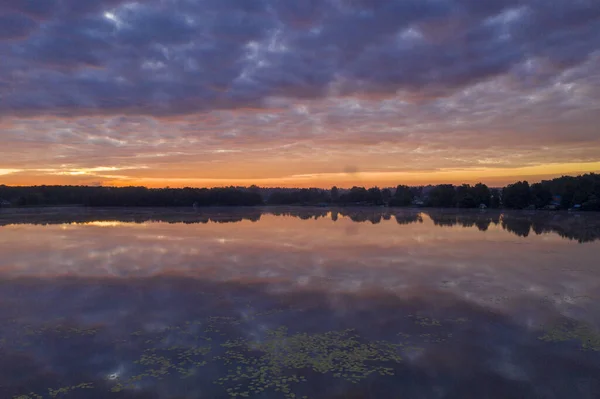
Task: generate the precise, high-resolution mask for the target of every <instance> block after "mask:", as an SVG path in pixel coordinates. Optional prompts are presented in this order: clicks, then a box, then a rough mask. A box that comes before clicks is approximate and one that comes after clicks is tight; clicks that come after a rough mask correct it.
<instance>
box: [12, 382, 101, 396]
mask: <svg viewBox="0 0 600 399" xmlns="http://www.w3.org/2000/svg"><path fill="white" fill-rule="evenodd" d="M93 388H94V384H92V383H89V382H84V383H81V384H78V385H72V386H69V387H62V388H58V389H52V388H48V397H50V398H58V397H62V396H64V395H66V394H68V393H70V392H72V391H75V390H78V389H93ZM13 399H44V397H43V396H42V395H38V394H37V393H34V392H30V393H29V394H26V395H19V396H14V397H13Z"/></svg>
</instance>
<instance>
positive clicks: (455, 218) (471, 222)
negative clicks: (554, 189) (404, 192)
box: [424, 211, 600, 243]
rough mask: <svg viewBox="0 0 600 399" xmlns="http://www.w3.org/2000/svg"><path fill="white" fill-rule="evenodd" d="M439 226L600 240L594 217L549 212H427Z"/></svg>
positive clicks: (599, 225) (599, 232) (599, 220)
mask: <svg viewBox="0 0 600 399" xmlns="http://www.w3.org/2000/svg"><path fill="white" fill-rule="evenodd" d="M424 213H425V214H426V215H427V216H429V217H430V218H431V220H432V221H433V223H434V224H435V225H436V226H457V225H458V226H462V227H476V228H477V229H479V230H480V231H487V230H488V229H489V228H490V226H492V225H494V226H498V225H500V226H501V227H502V229H504V230H506V231H508V232H509V233H512V234H515V235H517V236H519V237H528V236H529V235H530V234H537V235H540V234H545V233H556V234H558V235H560V236H561V237H563V238H567V239H570V240H576V241H578V242H581V243H583V242H592V241H595V240H598V239H600V219H599V218H598V217H596V216H595V215H594V216H591V215H580V214H569V213H545V212H533V213H523V212H502V213H500V212H434V211H432V212H424Z"/></svg>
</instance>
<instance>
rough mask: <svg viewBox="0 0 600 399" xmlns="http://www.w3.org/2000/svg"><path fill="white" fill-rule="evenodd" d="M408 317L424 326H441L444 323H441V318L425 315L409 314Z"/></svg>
mask: <svg viewBox="0 0 600 399" xmlns="http://www.w3.org/2000/svg"><path fill="white" fill-rule="evenodd" d="M407 317H409V318H411V319H413V321H414V323H415V324H418V325H420V326H424V327H439V326H441V325H442V323H440V321H439V320H436V319H433V318H429V317H425V316H414V315H412V314H411V315H408V316H407Z"/></svg>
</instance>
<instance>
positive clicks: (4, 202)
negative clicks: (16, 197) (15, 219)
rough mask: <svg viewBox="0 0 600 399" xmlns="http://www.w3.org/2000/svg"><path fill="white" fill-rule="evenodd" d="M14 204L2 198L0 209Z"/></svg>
mask: <svg viewBox="0 0 600 399" xmlns="http://www.w3.org/2000/svg"><path fill="white" fill-rule="evenodd" d="M11 205H12V204H11V203H10V202H8V201H6V200H3V199H2V198H0V207H5V206H11Z"/></svg>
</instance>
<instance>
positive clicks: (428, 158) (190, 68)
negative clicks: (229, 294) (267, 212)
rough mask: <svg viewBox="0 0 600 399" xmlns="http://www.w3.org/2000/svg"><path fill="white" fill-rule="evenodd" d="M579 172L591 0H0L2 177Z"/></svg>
mask: <svg viewBox="0 0 600 399" xmlns="http://www.w3.org/2000/svg"><path fill="white" fill-rule="evenodd" d="M584 172H600V2H599V1H598V0H521V1H519V0H148V1H139V2H135V1H121V0H1V1H0V184H7V185H32V184H89V185H118V186H123V185H145V186H150V187H164V186H171V187H180V186H223V185H251V184H257V185H260V186H299V187H300V186H301V187H306V186H316V187H329V186H331V185H334V184H335V185H338V186H343V187H348V186H352V185H355V184H357V185H366V186H372V185H379V186H390V185H396V184H410V185H416V184H428V183H462V182H466V183H474V182H477V181H483V182H485V183H488V184H491V185H502V184H505V183H508V182H512V181H515V180H519V179H528V180H530V181H536V180H540V179H544V178H550V177H555V176H560V175H563V174H570V175H575V174H580V173H584Z"/></svg>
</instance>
